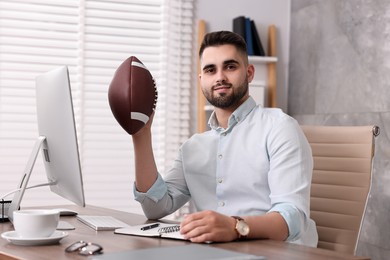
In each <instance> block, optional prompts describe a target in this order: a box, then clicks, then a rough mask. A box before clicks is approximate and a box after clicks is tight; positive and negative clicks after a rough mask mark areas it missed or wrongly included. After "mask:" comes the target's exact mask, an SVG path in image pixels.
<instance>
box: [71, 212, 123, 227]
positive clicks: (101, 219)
mask: <svg viewBox="0 0 390 260" xmlns="http://www.w3.org/2000/svg"><path fill="white" fill-rule="evenodd" d="M77 219H78V220H80V221H81V222H83V223H84V224H86V225H87V226H89V227H91V228H93V229H95V230H97V231H101V230H115V229H117V228H121V227H129V225H127V224H126V223H124V222H122V221H120V220H118V219H116V218H114V217H111V216H90V215H78V216H77Z"/></svg>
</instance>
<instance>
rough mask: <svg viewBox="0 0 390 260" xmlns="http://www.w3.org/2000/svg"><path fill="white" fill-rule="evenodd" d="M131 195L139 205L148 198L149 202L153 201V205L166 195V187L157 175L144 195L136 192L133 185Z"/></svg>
mask: <svg viewBox="0 0 390 260" xmlns="http://www.w3.org/2000/svg"><path fill="white" fill-rule="evenodd" d="M133 193H134V198H135V200H136V201H138V202H140V203H144V201H145V199H146V198H149V199H150V200H152V201H154V203H157V202H158V201H159V200H161V199H162V198H163V197H164V195H165V194H166V193H167V185H166V184H165V182H164V180H163V178H162V177H161V175H160V174H158V175H157V180H156V181H155V182H154V184H153V185H152V187H150V189H149V190H148V191H147V192H146V193H144V192H139V191H137V188H136V186H135V183H134V185H133Z"/></svg>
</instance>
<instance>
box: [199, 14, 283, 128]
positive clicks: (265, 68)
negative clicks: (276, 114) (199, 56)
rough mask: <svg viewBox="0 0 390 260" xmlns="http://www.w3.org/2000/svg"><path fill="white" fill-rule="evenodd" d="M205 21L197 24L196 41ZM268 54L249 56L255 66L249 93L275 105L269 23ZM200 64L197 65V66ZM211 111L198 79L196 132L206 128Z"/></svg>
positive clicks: (273, 33) (272, 29)
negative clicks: (264, 55)
mask: <svg viewBox="0 0 390 260" xmlns="http://www.w3.org/2000/svg"><path fill="white" fill-rule="evenodd" d="M205 28H206V25H205V21H203V20H201V21H199V24H198V43H199V45H200V44H201V41H202V39H203V37H204V34H205V33H206V29H205ZM267 53H268V54H269V55H270V56H266V57H263V56H249V63H251V64H253V65H254V67H255V77H254V79H253V80H252V82H251V83H250V84H249V93H250V95H251V96H252V97H253V98H254V99H255V100H256V102H257V103H258V104H260V105H262V106H267V107H276V63H277V61H278V58H277V56H276V27H275V26H274V25H270V26H269V28H268V52H267ZM199 67H200V66H198V68H199ZM212 111H213V106H211V105H209V104H208V103H207V101H206V99H205V97H204V96H203V93H202V90H201V86H200V83H199V81H198V132H199V133H201V132H204V131H206V130H207V126H206V125H207V119H208V117H207V115H210V113H211V112H212Z"/></svg>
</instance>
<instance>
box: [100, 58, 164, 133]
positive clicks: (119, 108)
mask: <svg viewBox="0 0 390 260" xmlns="http://www.w3.org/2000/svg"><path fill="white" fill-rule="evenodd" d="M108 102H109V103H110V108H111V111H112V113H113V115H114V117H115V119H116V120H117V121H118V123H119V124H120V125H121V126H122V128H123V129H124V130H125V131H126V132H127V133H129V134H130V135H133V134H135V133H137V132H138V131H139V130H140V129H141V128H142V127H144V126H145V124H146V123H147V122H148V121H149V117H150V115H151V114H152V113H153V111H154V110H155V108H156V103H157V88H156V84H155V82H154V79H153V77H152V75H151V74H150V72H149V70H148V69H147V68H146V67H145V65H144V64H143V63H142V62H141V61H140V60H139V59H137V58H136V57H134V56H131V57H129V58H127V59H126V60H125V61H124V62H123V63H122V64H121V65H120V66H119V67H118V68H117V70H116V72H115V74H114V77H113V79H112V81H111V83H110V86H109V88H108Z"/></svg>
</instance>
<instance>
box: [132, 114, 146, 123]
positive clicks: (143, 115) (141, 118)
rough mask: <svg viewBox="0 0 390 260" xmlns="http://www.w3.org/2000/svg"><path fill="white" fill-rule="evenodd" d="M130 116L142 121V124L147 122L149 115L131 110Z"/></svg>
mask: <svg viewBox="0 0 390 260" xmlns="http://www.w3.org/2000/svg"><path fill="white" fill-rule="evenodd" d="M130 118H131V119H134V120H138V121H142V122H143V123H144V124H146V122H148V120H149V117H148V116H147V115H145V114H142V113H139V112H131V113H130Z"/></svg>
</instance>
